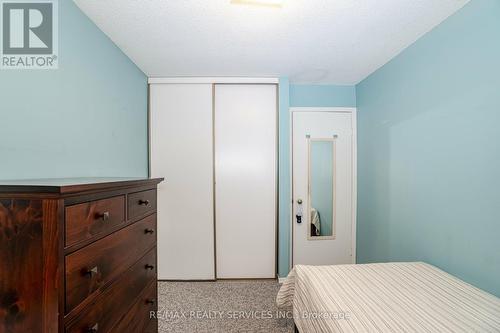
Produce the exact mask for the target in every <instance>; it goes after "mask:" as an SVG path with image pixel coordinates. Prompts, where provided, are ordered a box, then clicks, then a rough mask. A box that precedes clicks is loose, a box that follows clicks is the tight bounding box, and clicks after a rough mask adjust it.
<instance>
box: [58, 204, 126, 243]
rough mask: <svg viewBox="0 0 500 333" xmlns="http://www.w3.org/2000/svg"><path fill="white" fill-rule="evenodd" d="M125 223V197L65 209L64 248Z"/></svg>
mask: <svg viewBox="0 0 500 333" xmlns="http://www.w3.org/2000/svg"><path fill="white" fill-rule="evenodd" d="M124 222H125V196H123V195H121V196H117V197H112V198H107V199H101V200H95V201H90V202H84V203H81V204H78V205H72V206H68V207H66V231H65V232H66V239H65V241H66V246H71V245H74V244H75V243H78V242H81V241H84V240H87V239H91V238H92V237H94V236H96V235H99V234H101V233H103V232H106V231H108V230H110V229H112V228H113V227H115V226H117V225H119V224H122V223H124Z"/></svg>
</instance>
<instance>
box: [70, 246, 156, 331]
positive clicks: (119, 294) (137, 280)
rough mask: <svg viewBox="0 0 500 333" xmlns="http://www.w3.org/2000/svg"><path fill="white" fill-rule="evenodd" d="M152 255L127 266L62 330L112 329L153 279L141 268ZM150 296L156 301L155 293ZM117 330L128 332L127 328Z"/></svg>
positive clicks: (151, 258) (152, 253)
mask: <svg viewBox="0 0 500 333" xmlns="http://www.w3.org/2000/svg"><path fill="white" fill-rule="evenodd" d="M155 256H156V252H155V250H153V251H151V252H150V253H148V255H146V256H145V257H144V258H142V259H141V260H139V261H138V262H137V263H136V264H135V265H134V266H133V267H131V268H130V269H128V270H127V271H126V272H125V274H123V277H122V278H121V279H120V280H119V281H118V282H117V283H115V284H113V285H112V286H111V287H110V288H108V289H107V290H106V291H105V292H104V293H102V294H101V295H100V296H99V297H98V299H97V300H96V302H95V303H93V304H92V305H91V306H89V307H88V308H87V309H86V310H84V311H83V314H82V316H80V317H79V318H77V319H76V320H75V321H74V322H72V323H70V324H69V325H68V327H67V329H66V332H69V333H73V332H74V333H88V329H89V328H91V327H98V332H112V331H113V330H112V328H113V327H114V326H115V325H117V324H118V323H119V321H120V319H121V318H124V317H125V316H126V315H127V313H128V312H129V311H130V309H131V308H132V307H133V305H134V303H136V302H137V301H138V300H139V299H140V295H141V294H142V292H143V290H144V289H145V288H146V287H147V286H148V285H149V284H150V283H151V282H154V280H155V277H156V274H155V271H150V270H149V269H146V268H145V267H146V265H147V264H148V263H150V262H151V261H154V257H155ZM154 299H155V303H156V296H155V297H154ZM140 301H142V299H140ZM144 303H145V305H146V306H147V305H149V307H150V308H153V306H154V304H151V305H150V304H148V303H146V301H144ZM132 319H134V318H132ZM121 332H131V331H129V330H128V329H127V330H124V331H121Z"/></svg>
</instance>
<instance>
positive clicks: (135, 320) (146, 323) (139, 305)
mask: <svg viewBox="0 0 500 333" xmlns="http://www.w3.org/2000/svg"><path fill="white" fill-rule="evenodd" d="M157 294H158V292H157V282H156V281H153V282H152V283H150V284H149V286H148V287H147V288H146V289H145V291H144V293H143V294H142V295H140V296H139V297H138V298H137V300H136V302H135V303H134V305H132V307H131V308H130V310H129V311H128V312H127V314H125V316H124V317H123V318H121V320H120V321H119V322H118V324H117V325H116V326H115V327H113V329H112V332H116V333H122V332H129V333H146V332H157V331H158V320H157V319H156V317H157V312H158V304H157V302H154V303H153V304H151V303H150V302H151V301H152V300H156V298H157Z"/></svg>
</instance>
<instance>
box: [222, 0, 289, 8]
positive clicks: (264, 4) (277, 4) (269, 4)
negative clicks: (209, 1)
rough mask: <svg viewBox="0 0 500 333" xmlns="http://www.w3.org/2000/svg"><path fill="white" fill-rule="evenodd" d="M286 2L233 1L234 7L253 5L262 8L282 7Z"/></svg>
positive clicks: (264, 0)
mask: <svg viewBox="0 0 500 333" xmlns="http://www.w3.org/2000/svg"><path fill="white" fill-rule="evenodd" d="M283 2H284V0H231V3H232V4H233V5H251V6H261V7H278V8H280V7H282V6H283Z"/></svg>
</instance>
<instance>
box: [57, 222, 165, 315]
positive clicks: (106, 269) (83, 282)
mask: <svg viewBox="0 0 500 333" xmlns="http://www.w3.org/2000/svg"><path fill="white" fill-rule="evenodd" d="M155 229H156V214H153V215H150V216H148V217H147V218H145V219H143V220H141V221H139V222H137V223H134V224H132V225H130V226H128V227H126V228H124V229H121V230H120V231H117V232H116V233H114V234H111V235H109V236H107V237H105V238H102V239H100V240H98V241H97V242H95V243H92V244H90V245H89V246H87V247H84V248H82V249H80V250H78V251H76V252H74V253H72V254H70V255H68V256H66V258H65V263H66V283H65V285H66V287H65V288H66V289H65V290H66V306H65V309H66V313H69V312H70V311H71V310H72V309H74V308H75V307H76V306H77V305H78V304H80V303H81V302H82V301H83V300H85V299H86V298H87V297H89V296H90V295H92V294H93V293H94V292H96V291H98V290H101V289H102V287H103V286H105V285H107V284H108V283H109V282H110V281H112V280H113V279H115V278H116V277H118V276H119V275H121V274H123V272H125V271H126V270H127V269H128V268H129V267H130V266H132V265H133V264H134V263H135V262H136V261H137V260H138V259H139V258H141V257H142V256H143V255H144V253H146V251H147V250H148V249H150V248H152V247H153V246H154V245H155V244H156V235H155V234H154V233H155ZM150 264H151V265H154V264H155V261H151V263H150Z"/></svg>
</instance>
